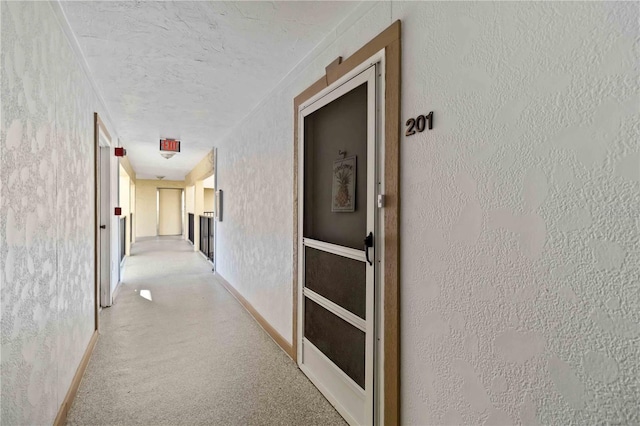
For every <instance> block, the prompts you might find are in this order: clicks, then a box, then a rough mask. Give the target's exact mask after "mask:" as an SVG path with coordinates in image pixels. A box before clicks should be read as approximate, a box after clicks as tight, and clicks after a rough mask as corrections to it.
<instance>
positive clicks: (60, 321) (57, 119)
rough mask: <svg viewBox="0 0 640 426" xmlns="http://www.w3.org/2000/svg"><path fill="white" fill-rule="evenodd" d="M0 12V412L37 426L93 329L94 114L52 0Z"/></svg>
mask: <svg viewBox="0 0 640 426" xmlns="http://www.w3.org/2000/svg"><path fill="white" fill-rule="evenodd" d="M0 12H1V15H2V16H1V20H2V34H1V39H2V51H1V65H0V66H1V72H2V79H1V80H2V81H1V96H2V119H1V131H0V135H1V141H2V143H1V149H0V165H1V172H0V177H1V178H0V194H1V197H0V200H1V201H0V266H1V268H2V271H1V273H0V281H1V284H0V295H1V297H2V301H1V305H2V321H1V336H2V340H1V343H2V348H1V351H2V364H1V376H2V385H1V400H2V401H1V418H2V423H3V424H12V425H14V424H15V425H17V424H21V425H22V424H33V425H45V424H51V423H53V420H54V418H55V416H56V413H57V411H58V408H59V407H60V404H61V403H62V400H63V398H64V396H65V394H66V392H67V390H68V389H69V385H70V383H71V379H72V378H73V375H74V374H75V371H76V369H77V368H78V365H79V363H80V359H81V358H82V355H83V354H84V351H85V349H86V347H87V344H88V342H89V339H90V337H91V335H92V332H93V324H94V308H93V307H94V303H95V299H94V278H93V277H94V275H93V273H94V272H93V271H94V257H93V253H94V251H93V245H94V244H93V238H94V228H93V217H94V209H93V199H94V190H93V183H92V178H91V177H92V176H93V167H94V163H93V158H94V150H93V113H94V111H98V112H102V111H101V110H100V108H99V107H98V100H97V98H96V95H95V93H94V92H93V90H92V88H91V85H90V83H89V81H88V80H87V78H86V76H85V74H84V72H83V71H82V68H81V67H80V66H79V65H78V62H77V60H76V57H75V56H74V53H73V51H72V49H71V48H70V46H69V44H68V42H67V40H66V38H65V35H64V33H63V32H62V30H61V29H60V27H59V25H58V23H57V21H56V18H55V16H54V14H53V10H52V8H51V6H50V5H49V4H47V3H40V2H38V3H36V2H2V3H1V5H0ZM109 130H110V131H111V133H112V134H115V132H114V129H109Z"/></svg>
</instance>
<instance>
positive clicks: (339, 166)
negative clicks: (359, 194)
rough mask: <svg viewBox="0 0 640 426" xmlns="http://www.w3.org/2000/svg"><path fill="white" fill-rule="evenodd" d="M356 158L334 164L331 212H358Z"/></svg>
mask: <svg viewBox="0 0 640 426" xmlns="http://www.w3.org/2000/svg"><path fill="white" fill-rule="evenodd" d="M356 172H357V159H356V156H355V155H354V156H351V157H345V158H341V159H339V160H336V161H334V162H333V171H332V174H331V176H332V183H331V211H332V212H334V213H353V212H354V211H355V210H356Z"/></svg>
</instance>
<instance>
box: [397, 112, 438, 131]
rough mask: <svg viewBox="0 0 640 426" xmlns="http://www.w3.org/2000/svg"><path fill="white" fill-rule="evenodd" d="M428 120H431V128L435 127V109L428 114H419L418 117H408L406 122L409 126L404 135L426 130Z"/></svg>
mask: <svg viewBox="0 0 640 426" xmlns="http://www.w3.org/2000/svg"><path fill="white" fill-rule="evenodd" d="M427 122H429V130H431V129H433V111H431V112H430V113H429V114H427V115H419V116H418V117H416V118H410V119H408V120H407V122H406V123H405V126H407V131H406V132H405V133H404V135H405V136H411V135H415V134H416V131H417V132H418V133H422V132H424V129H425V127H426V126H427Z"/></svg>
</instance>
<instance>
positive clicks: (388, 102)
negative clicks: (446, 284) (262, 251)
mask: <svg viewBox="0 0 640 426" xmlns="http://www.w3.org/2000/svg"><path fill="white" fill-rule="evenodd" d="M383 49H384V51H385V61H384V64H385V104H384V108H385V112H384V116H385V122H384V125H385V128H384V135H385V143H384V147H383V149H384V157H385V158H384V161H385V163H384V182H385V183H384V185H385V186H384V194H385V206H384V224H383V227H384V238H385V250H384V290H383V291H384V306H383V307H382V310H383V312H382V314H383V322H384V357H383V358H384V365H383V371H384V386H383V387H384V399H383V401H382V403H383V404H384V419H382V423H383V424H385V425H397V424H400V263H399V261H400V256H399V255H400V234H399V219H400V88H401V85H400V84H401V81H400V78H401V74H400V71H401V22H400V21H399V20H398V21H396V22H394V23H393V24H391V26H389V27H388V28H387V29H385V30H384V31H383V32H381V33H380V34H379V35H378V36H376V37H375V38H373V39H372V40H371V41H370V42H369V43H367V44H366V45H364V46H363V47H362V48H361V49H359V50H358V51H357V52H355V53H354V54H353V55H351V56H350V57H349V58H347V59H346V60H344V61H342V59H341V58H338V59H336V60H335V61H333V62H332V63H331V64H330V65H329V66H328V67H327V68H326V69H325V75H324V76H323V77H321V78H320V79H318V80H317V81H316V82H315V83H313V84H312V85H311V86H309V87H307V88H306V89H305V90H303V91H302V92H301V93H300V94H299V95H298V96H296V97H295V98H294V102H293V107H294V108H293V110H294V113H293V117H294V118H293V120H294V125H293V128H294V133H293V176H294V179H293V327H292V328H293V330H292V343H293V348H292V349H293V350H292V354H293V356H294V360H296V362H297V354H298V349H297V347H298V273H299V270H298V251H299V245H298V241H299V239H298V237H299V235H298V225H299V223H298V201H299V200H298V178H299V176H298V161H299V153H298V110H299V107H300V105H302V104H303V103H304V102H305V101H307V100H308V99H310V98H311V97H313V96H314V95H316V94H318V93H319V92H321V91H322V90H324V89H325V88H327V87H329V86H330V85H331V84H333V83H334V82H335V81H337V80H339V79H340V78H341V77H343V76H344V75H346V74H347V73H349V72H350V71H352V70H353V69H355V68H356V67H357V66H359V65H360V64H361V63H362V62H364V61H366V60H367V59H369V58H371V57H372V56H374V55H375V54H376V53H377V52H379V51H381V50H383Z"/></svg>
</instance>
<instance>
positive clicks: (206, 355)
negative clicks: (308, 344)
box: [68, 237, 345, 425]
mask: <svg viewBox="0 0 640 426" xmlns="http://www.w3.org/2000/svg"><path fill="white" fill-rule="evenodd" d="M123 282H124V284H123V286H122V288H121V289H120V293H119V295H118V296H117V299H116V302H115V304H114V305H113V306H112V307H110V308H107V309H103V310H102V313H101V316H100V319H101V335H100V338H99V340H98V343H97V345H96V348H95V351H94V353H93V357H92V359H91V362H90V363H89V366H88V368H87V371H86V373H85V376H84V379H83V381H82V384H81V385H80V389H79V391H78V394H77V396H76V399H75V402H74V404H73V406H72V407H71V411H70V412H69V416H68V424H70V425H117V424H122V425H125V424H127V425H128V424H144V425H199V424H202V425H204V424H206V425H338V424H339V425H344V424H345V423H344V421H343V420H342V418H341V417H340V415H339V414H338V413H337V412H336V411H335V409H334V408H333V407H332V406H331V404H329V402H327V400H326V399H324V397H323V396H322V395H321V394H320V392H319V391H318V390H317V389H316V388H315V387H314V386H313V385H312V384H311V382H309V380H308V379H307V378H306V377H305V376H304V374H303V373H302V372H301V371H300V370H299V369H298V368H297V366H296V365H295V363H294V362H293V361H292V360H291V359H290V358H288V357H287V356H286V355H285V353H284V352H283V351H282V350H281V349H280V348H279V347H278V346H277V345H276V344H275V343H274V342H273V341H272V340H271V339H270V338H269V336H268V335H267V334H266V333H265V332H264V330H262V328H260V326H259V325H258V324H257V323H256V322H255V321H254V320H253V318H252V317H251V316H250V315H249V314H248V313H247V312H246V311H245V310H244V309H243V308H242V306H241V305H240V304H239V303H238V302H237V301H236V300H235V299H234V298H233V297H232V296H231V295H230V294H229V293H228V292H227V291H226V290H225V289H224V288H223V287H222V286H221V285H220V284H219V283H218V282H217V281H216V279H215V278H214V277H213V274H212V272H211V266H210V264H209V263H207V262H206V261H205V260H204V259H203V258H202V256H201V255H200V254H198V253H195V252H193V251H192V247H191V246H190V245H189V244H188V243H187V242H185V241H183V240H179V239H177V238H175V237H163V238H154V239H150V240H145V241H141V242H138V243H136V244H135V245H134V246H133V249H132V256H131V257H129V258H128V259H127V260H126V266H125V271H124V275H123ZM145 296H146V298H145ZM149 297H150V298H151V299H152V300H147V298H149Z"/></svg>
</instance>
